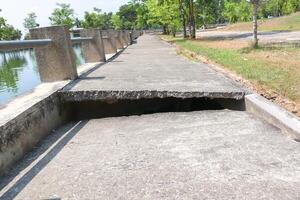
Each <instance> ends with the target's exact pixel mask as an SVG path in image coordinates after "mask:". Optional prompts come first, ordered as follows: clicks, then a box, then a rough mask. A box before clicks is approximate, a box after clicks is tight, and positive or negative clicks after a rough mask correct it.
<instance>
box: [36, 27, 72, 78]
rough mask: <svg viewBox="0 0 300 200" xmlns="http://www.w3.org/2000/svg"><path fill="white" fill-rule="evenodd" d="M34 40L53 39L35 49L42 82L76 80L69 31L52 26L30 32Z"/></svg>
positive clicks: (65, 28)
mask: <svg viewBox="0 0 300 200" xmlns="http://www.w3.org/2000/svg"><path fill="white" fill-rule="evenodd" d="M30 36H31V38H32V39H51V40H52V42H51V43H50V44H49V45H47V46H45V47H39V48H36V49H35V55H36V61H37V65H38V69H39V73H40V78H41V81H42V82H52V81H61V80H66V79H75V78H76V77H77V68H76V63H75V54H74V51H73V48H72V44H71V39H70V33H69V29H68V28H67V27H65V26H51V27H45V28H35V29H31V30H30Z"/></svg>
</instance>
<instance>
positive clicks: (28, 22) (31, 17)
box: [23, 12, 39, 30]
mask: <svg viewBox="0 0 300 200" xmlns="http://www.w3.org/2000/svg"><path fill="white" fill-rule="evenodd" d="M36 18H37V16H36V14H35V13H34V12H31V13H28V14H27V17H26V18H25V19H24V23H23V25H24V28H26V29H27V30H29V29H31V28H36V27H38V26H39V24H38V23H37V21H36Z"/></svg>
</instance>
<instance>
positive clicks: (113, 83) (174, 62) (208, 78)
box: [64, 34, 244, 101]
mask: <svg viewBox="0 0 300 200" xmlns="http://www.w3.org/2000/svg"><path fill="white" fill-rule="evenodd" d="M129 93H130V94H129ZM64 95H65V96H66V97H67V99H69V100H76V101H80V100H89V99H93V100H96V99H102V98H107V97H108V95H110V97H115V98H122V97H124V98H133V99H137V98H153V97H155V96H158V97H169V96H174V97H183V98H184V97H211V98H214V97H218V98H234V99H242V98H243V95H244V90H242V89H241V88H240V86H238V85H236V83H235V82H233V81H231V80H230V79H228V78H226V77H225V76H224V75H222V74H221V73H218V72H216V71H214V70H212V69H211V68H210V67H209V66H208V65H206V64H201V63H196V62H192V61H188V60H186V59H185V58H183V57H180V56H178V55H177V54H176V49H175V48H174V47H172V46H171V45H169V44H167V43H165V42H163V41H161V40H160V39H159V38H158V37H157V36H155V35H148V34H147V35H143V36H141V37H140V38H139V39H138V41H137V43H136V44H133V45H131V46H129V47H127V49H126V50H125V51H124V52H123V53H122V54H120V55H119V56H118V57H117V58H116V59H114V60H112V61H111V62H108V63H106V64H105V65H102V66H101V67H98V68H96V69H94V70H93V71H92V72H91V73H88V74H86V75H85V76H81V77H80V78H79V79H78V80H76V81H75V82H73V83H72V84H70V85H69V86H67V87H65V89H64Z"/></svg>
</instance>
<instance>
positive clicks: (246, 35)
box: [197, 30, 300, 42]
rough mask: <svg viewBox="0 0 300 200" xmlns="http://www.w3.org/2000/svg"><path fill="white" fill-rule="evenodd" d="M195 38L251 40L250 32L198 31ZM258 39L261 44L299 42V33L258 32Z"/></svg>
mask: <svg viewBox="0 0 300 200" xmlns="http://www.w3.org/2000/svg"><path fill="white" fill-rule="evenodd" d="M197 38H203V39H237V40H247V41H248V40H251V39H252V32H249V31H222V30H220V31H199V32H197ZM259 39H260V40H261V41H263V42H293V41H298V42H300V31H285V32H284V31H281V32H279V31H266V32H259Z"/></svg>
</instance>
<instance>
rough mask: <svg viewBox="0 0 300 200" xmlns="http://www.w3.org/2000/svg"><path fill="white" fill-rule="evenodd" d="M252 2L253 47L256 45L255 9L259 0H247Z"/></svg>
mask: <svg viewBox="0 0 300 200" xmlns="http://www.w3.org/2000/svg"><path fill="white" fill-rule="evenodd" d="M248 1H249V2H250V3H252V4H253V47H254V48H257V47H258V36H257V28H258V26H257V10H258V5H259V2H260V0H248Z"/></svg>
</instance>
